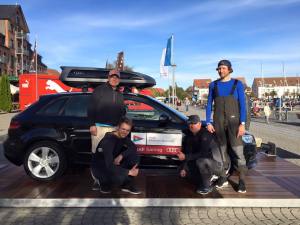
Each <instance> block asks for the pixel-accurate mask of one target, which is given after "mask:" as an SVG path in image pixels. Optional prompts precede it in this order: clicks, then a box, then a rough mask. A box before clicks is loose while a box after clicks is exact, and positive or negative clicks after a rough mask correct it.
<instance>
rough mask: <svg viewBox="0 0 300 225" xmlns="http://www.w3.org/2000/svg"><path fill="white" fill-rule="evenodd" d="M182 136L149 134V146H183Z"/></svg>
mask: <svg viewBox="0 0 300 225" xmlns="http://www.w3.org/2000/svg"><path fill="white" fill-rule="evenodd" d="M181 142H182V134H162V133H147V145H163V146H181Z"/></svg>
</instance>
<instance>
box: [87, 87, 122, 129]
mask: <svg viewBox="0 0 300 225" xmlns="http://www.w3.org/2000/svg"><path fill="white" fill-rule="evenodd" d="M125 113H126V110H125V105H124V98H123V95H122V94H121V93H119V92H118V91H115V90H114V89H113V88H112V87H111V86H110V85H109V83H105V84H102V85H100V86H98V87H97V88H95V90H94V92H93V94H92V97H91V99H90V102H89V107H88V118H89V121H90V125H91V126H92V125H95V123H103V124H108V125H112V126H116V125H117V124H118V122H119V120H120V118H121V117H122V116H124V115H125Z"/></svg>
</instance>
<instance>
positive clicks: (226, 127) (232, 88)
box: [206, 60, 248, 193]
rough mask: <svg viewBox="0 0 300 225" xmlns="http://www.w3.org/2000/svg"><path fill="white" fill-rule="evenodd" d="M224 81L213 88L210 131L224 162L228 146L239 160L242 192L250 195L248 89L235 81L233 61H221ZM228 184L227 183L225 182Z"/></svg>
mask: <svg viewBox="0 0 300 225" xmlns="http://www.w3.org/2000/svg"><path fill="white" fill-rule="evenodd" d="M216 70H217V71H218V74H219V76H220V79H218V80H215V81H213V82H211V83H210V85H209V94H208V101H207V107H206V124H207V130H208V131H209V132H211V133H214V132H216V135H217V137H218V140H219V142H220V147H221V151H222V154H223V156H224V157H223V158H225V154H227V152H228V151H227V146H228V144H229V147H230V148H231V149H232V151H233V152H234V154H235V156H236V163H235V165H234V166H235V169H236V170H237V171H238V173H239V183H238V192H240V193H245V192H246V184H245V176H246V172H247V169H248V168H247V166H246V159H245V156H244V146H243V141H242V136H243V135H244V134H245V122H246V102H245V93H244V86H243V84H242V82H241V81H239V80H236V79H231V77H230V74H231V73H232V72H233V70H232V66H231V63H230V61H228V60H221V61H220V62H219V63H218V67H217V69H216ZM213 102H214V103H215V105H214V116H213V124H212V123H211V120H210V119H211V113H212V103H213ZM224 182H226V180H224Z"/></svg>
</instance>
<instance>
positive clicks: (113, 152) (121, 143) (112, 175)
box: [91, 118, 141, 194]
mask: <svg viewBox="0 0 300 225" xmlns="http://www.w3.org/2000/svg"><path fill="white" fill-rule="evenodd" d="M131 128H132V121H131V120H130V119H128V118H123V119H122V120H121V121H120V122H119V124H118V127H117V130H116V131H114V132H108V133H106V134H105V136H104V138H103V139H102V140H101V141H100V143H99V145H98V147H97V149H96V152H95V153H93V154H92V161H91V172H92V176H93V178H94V179H95V180H96V182H97V183H98V185H96V186H95V188H93V190H96V189H98V190H99V189H100V192H101V193H104V194H105V193H110V192H111V188H112V186H113V185H117V186H118V187H121V190H122V191H124V192H129V193H131V194H140V193H141V192H140V191H139V190H138V189H137V188H136V187H135V186H134V183H133V179H134V177H136V176H137V175H138V173H139V169H138V163H139V156H138V154H137V149H136V146H135V144H134V143H133V142H132V141H131V140H130V138H129V137H128V134H129V133H130V131H131Z"/></svg>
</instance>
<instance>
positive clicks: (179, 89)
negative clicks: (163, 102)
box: [165, 85, 190, 100]
mask: <svg viewBox="0 0 300 225" xmlns="http://www.w3.org/2000/svg"><path fill="white" fill-rule="evenodd" d="M169 91H171V93H172V86H170V87H169V89H168V90H166V91H165V96H166V97H168V96H169ZM176 95H177V97H178V98H179V99H181V100H183V99H184V98H185V97H188V98H190V96H189V95H188V94H187V93H186V92H185V91H184V89H183V88H182V87H178V86H177V85H176Z"/></svg>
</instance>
